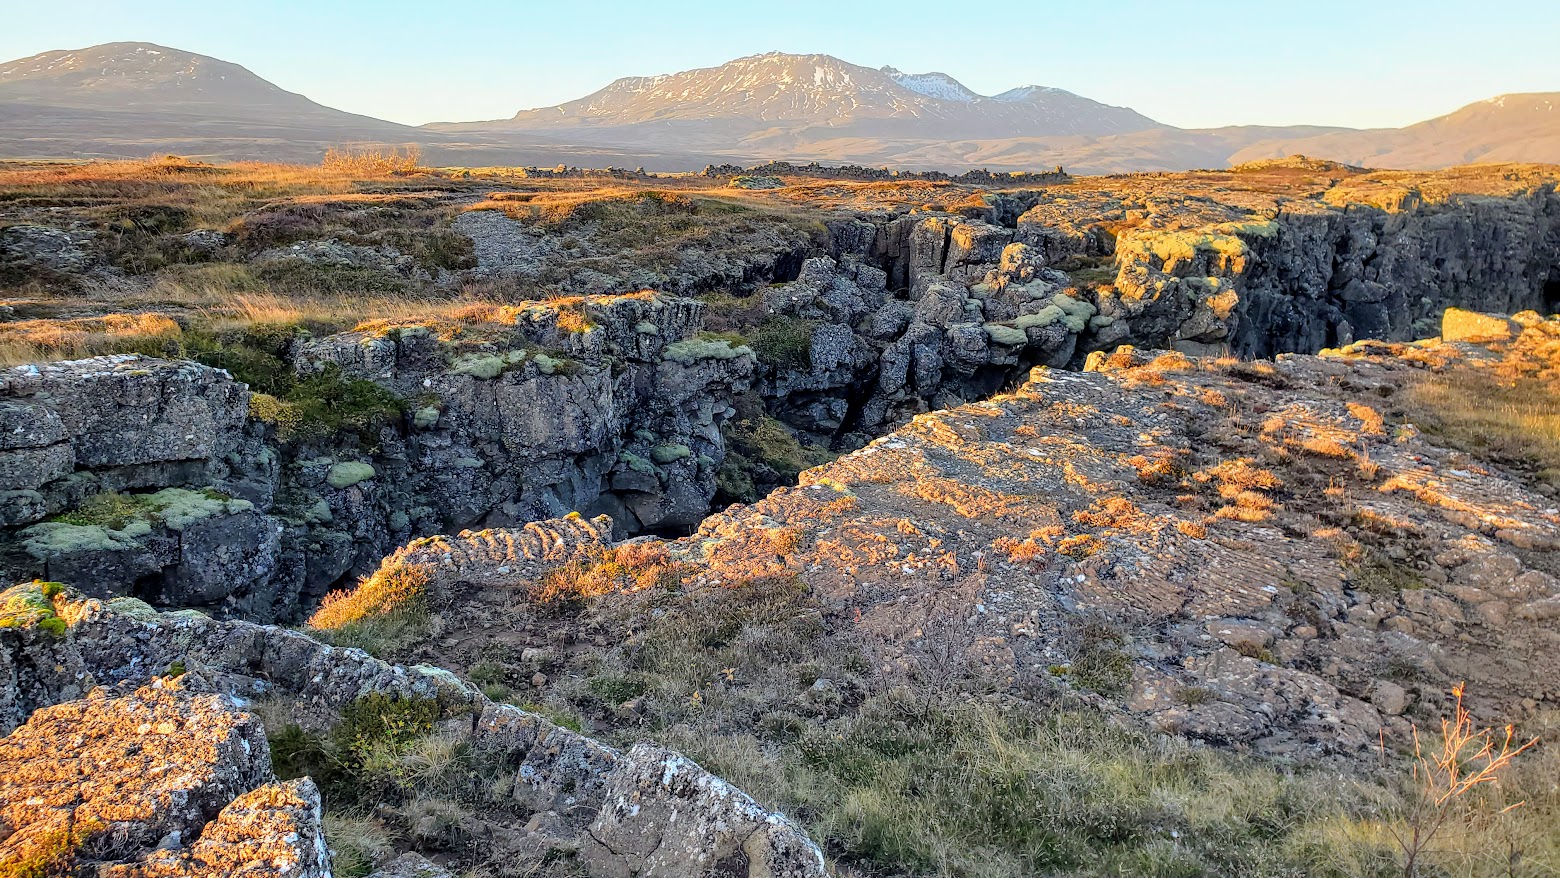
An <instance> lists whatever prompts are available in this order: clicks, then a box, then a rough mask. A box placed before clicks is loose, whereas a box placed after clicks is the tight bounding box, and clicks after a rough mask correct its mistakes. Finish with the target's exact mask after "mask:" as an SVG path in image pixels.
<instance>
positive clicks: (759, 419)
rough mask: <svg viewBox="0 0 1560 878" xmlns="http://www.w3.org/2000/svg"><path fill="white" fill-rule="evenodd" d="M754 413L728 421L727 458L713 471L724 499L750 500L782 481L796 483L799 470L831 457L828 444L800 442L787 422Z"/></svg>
mask: <svg viewBox="0 0 1560 878" xmlns="http://www.w3.org/2000/svg"><path fill="white" fill-rule="evenodd" d="M757 409H758V411H757V412H756V413H750V414H748V415H747V416H746V417H739V418H737V419H734V420H732V421H728V422H727V423H726V424H725V426H724V427H722V428H721V434H722V435H723V436H724V437H725V438H726V459H725V461H723V462H722V464H721V467H720V469H719V470H718V471H717V472H716V474H715V484H716V488H717V489H719V490H720V492H721V495H722V497H723V499H725V500H726V501H727V502H731V501H735V502H739V503H751V502H753V501H754V500H756V499H758V497H759V496H760V495H761V494H763V493H767V491H769V490H771V489H773V488H775V487H778V486H779V485H782V484H795V483H796V478H797V476H798V475H800V474H801V472H802V470H805V469H810V468H812V467H815V466H819V465H821V464H824V463H828V462H829V461H830V460H833V459H834V457H835V455H834V453H833V452H831V451H829V450H828V449H827V448H821V447H818V446H815V445H803V444H802V443H801V442H799V441H797V439H796V436H795V435H793V434H792V433H791V431H790V430H789V429H787V428H786V426H785V425H784V424H782V423H780V422H779V421H777V420H775V419H774V418H771V417H769V416H768V415H767V414H763V413H762V406H761V405H760V406H757Z"/></svg>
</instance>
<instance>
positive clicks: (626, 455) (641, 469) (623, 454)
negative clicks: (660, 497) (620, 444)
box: [618, 451, 656, 476]
mask: <svg viewBox="0 0 1560 878" xmlns="http://www.w3.org/2000/svg"><path fill="white" fill-rule="evenodd" d="M618 463H621V464H623V465H624V466H626V467H628V468H629V469H630V470H632V471H634V472H636V473H642V474H644V475H650V476H653V475H655V472H656V470H655V464H653V463H651V462H650V461H649V460H647V459H645V458H643V457H640V456H639V455H637V454H635V453H634V452H632V451H620V452H618Z"/></svg>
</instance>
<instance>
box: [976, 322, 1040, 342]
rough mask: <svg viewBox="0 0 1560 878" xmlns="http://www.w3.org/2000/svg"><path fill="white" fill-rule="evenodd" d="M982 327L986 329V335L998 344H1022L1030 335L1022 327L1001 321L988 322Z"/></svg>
mask: <svg viewBox="0 0 1560 878" xmlns="http://www.w3.org/2000/svg"><path fill="white" fill-rule="evenodd" d="M982 328H983V329H985V330H986V337H987V338H989V339H991V340H992V341H994V342H996V343H997V344H1001V345H1021V344H1024V343H1025V342H1027V341H1028V340H1029V336H1028V335H1026V334H1024V331H1023V330H1022V329H1017V328H1015V327H1012V326H1006V325H1004V324H1001V323H988V324H986V325H985V326H984V327H982Z"/></svg>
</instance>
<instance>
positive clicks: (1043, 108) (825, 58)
mask: <svg viewBox="0 0 1560 878" xmlns="http://www.w3.org/2000/svg"><path fill="white" fill-rule="evenodd" d="M650 122H655V123H670V124H673V125H678V126H679V127H688V128H693V127H694V126H698V127H697V129H696V130H697V131H699V132H700V136H708V137H718V138H721V139H723V140H725V142H726V143H728V144H729V143H730V142H731V141H730V140H729V138H731V137H733V136H735V137H737V138H739V139H748V138H752V137H754V136H755V135H764V134H768V133H772V132H773V131H774V129H776V128H777V127H778V128H784V129H788V130H796V129H815V130H823V131H827V132H829V134H830V135H831V136H838V135H839V134H841V133H860V134H864V135H865V136H883V135H884V134H885V133H891V134H895V135H898V136H916V137H923V138H932V139H938V138H940V139H950V138H964V139H968V138H994V137H1022V136H1040V135H1084V136H1097V135H1104V134H1120V133H1125V132H1130V131H1141V130H1144V129H1149V128H1161V127H1164V126H1162V125H1161V124H1160V123H1158V122H1155V121H1154V120H1152V119H1149V118H1148V117H1146V116H1143V115H1142V114H1140V113H1138V112H1136V111H1134V110H1130V109H1127V108H1124V107H1112V106H1108V105H1106V104H1102V103H1099V102H1098V101H1092V100H1089V99H1088V98H1085V97H1081V96H1079V95H1075V94H1073V93H1071V92H1068V91H1063V90H1061V89H1044V88H1035V87H1028V88H1025V89H1013V90H1012V91H1010V92H1007V93H1005V94H1004V95H1002V96H999V97H985V96H983V95H978V94H976V93H975V92H973V91H971V90H970V89H968V88H966V87H965V86H964V85H963V84H961V83H960V82H959V81H958V80H956V79H954V78H953V77H951V76H948V75H947V74H944V73H926V74H906V73H901V72H899V71H897V70H894V69H893V68H887V69H884V70H874V69H872V68H870V67H862V66H859V65H856V64H851V63H849V62H846V61H842V60H840V59H838V58H835V57H832V56H830V55H788V54H785V53H782V52H770V53H767V54H763V55H750V56H748V57H745V58H738V59H736V60H734V61H729V62H727V63H725V64H722V65H720V66H719V67H706V68H700V69H696V70H685V71H682V72H680V73H671V74H663V75H660V76H649V77H626V78H623V79H619V80H616V81H615V82H612V83H611V84H609V85H608V86H607V87H605V88H603V89H601V90H600V91H597V92H594V93H593V94H590V95H587V96H585V97H583V98H580V99H579V100H575V101H569V102H568V103H564V104H559V105H557V106H554V107H542V108H538V109H534V110H522V111H521V112H519V113H516V114H515V116H514V117H512V118H510V119H506V120H501V121H495V122H477V123H459V124H454V125H434V126H429V127H432V128H436V129H440V130H557V129H560V128H571V129H572V128H592V129H599V130H603V131H610V130H612V129H617V128H626V127H632V126H638V125H643V124H645V123H650Z"/></svg>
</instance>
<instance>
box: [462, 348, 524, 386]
mask: <svg viewBox="0 0 1560 878" xmlns="http://www.w3.org/2000/svg"><path fill="white" fill-rule="evenodd" d="M525 359H526V352H525V351H505V352H504V353H493V354H462V355H461V356H459V357H456V358H455V362H453V363H451V364H450V371H451V372H453V373H455V374H456V375H470V376H471V377H473V378H477V379H480V380H483V381H488V380H491V379H493V378H497V377H498V376H500V375H502V374H504V372H506V371H508V370H509V369H510V368H512V367H514V366H518V365H520V364H521V363H524V362H525Z"/></svg>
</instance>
